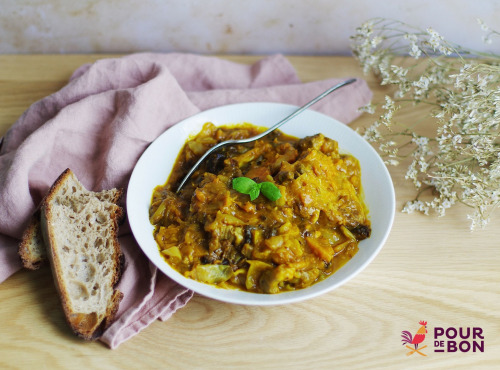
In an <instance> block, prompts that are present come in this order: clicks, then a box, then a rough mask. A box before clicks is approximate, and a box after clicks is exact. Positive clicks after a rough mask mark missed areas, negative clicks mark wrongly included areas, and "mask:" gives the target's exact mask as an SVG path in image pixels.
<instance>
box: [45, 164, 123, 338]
mask: <svg viewBox="0 0 500 370" xmlns="http://www.w3.org/2000/svg"><path fill="white" fill-rule="evenodd" d="M73 176H74V174H73V172H72V171H71V170H70V169H66V170H65V171H64V172H63V173H62V174H61V175H60V176H59V177H58V178H57V180H56V181H55V182H54V184H53V185H52V187H51V188H50V190H49V192H48V194H47V196H46V197H45V199H44V200H43V202H42V205H41V209H40V227H41V230H42V234H43V239H44V242H45V245H46V247H47V256H48V259H49V261H50V266H51V269H52V273H53V277H54V282H55V286H56V289H57V291H58V293H59V296H60V299H61V303H62V307H63V311H64V314H65V317H66V320H67V322H68V324H69V325H70V327H71V329H72V330H73V332H74V333H75V334H76V335H78V336H79V337H82V338H83V339H86V340H94V339H97V338H98V337H99V336H100V335H101V334H102V332H103V331H104V330H105V329H106V328H107V327H108V326H109V325H110V323H111V322H112V321H113V319H114V316H115V314H116V312H117V310H118V307H119V303H120V301H121V299H122V298H123V294H122V293H121V292H120V291H118V290H117V289H115V286H116V284H117V283H118V281H119V279H120V277H121V272H122V271H121V264H122V262H121V261H122V259H123V254H122V252H121V248H120V245H119V243H118V222H119V220H120V218H121V217H122V216H123V210H122V208H121V207H119V206H117V205H116V204H113V206H114V207H112V208H111V210H110V212H109V217H110V219H111V220H112V227H111V235H109V236H108V240H109V241H110V247H109V250H110V253H109V255H107V256H106V257H107V258H109V259H111V261H112V266H113V268H112V270H113V271H112V272H111V273H112V277H111V287H109V288H111V289H113V294H112V296H111V298H110V299H109V300H108V302H106V310H105V311H106V312H105V314H104V315H99V314H98V313H96V312H90V313H88V312H87V313H85V312H77V311H75V310H74V309H73V306H72V298H71V297H70V293H69V292H70V290H69V287H68V285H67V284H68V282H67V281H66V280H65V278H64V269H65V268H66V269H68V268H69V267H68V266H65V265H63V263H62V260H61V256H60V255H59V253H60V252H58V248H57V246H56V240H57V239H56V238H57V235H56V232H55V228H54V224H53V223H54V222H55V221H54V214H53V212H54V210H53V205H54V201H55V198H56V197H57V196H58V194H59V192H60V190H61V188H62V186H63V185H64V183H65V182H66V181H68V180H69V177H73ZM74 179H75V180H76V181H78V180H77V179H76V176H74ZM121 194H122V192H121V191H119V192H117V196H116V197H114V198H113V199H114V200H115V201H118V199H119V198H120V196H121ZM113 203H114V202H113Z"/></svg>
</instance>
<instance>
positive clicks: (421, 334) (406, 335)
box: [401, 321, 427, 356]
mask: <svg viewBox="0 0 500 370" xmlns="http://www.w3.org/2000/svg"><path fill="white" fill-rule="evenodd" d="M419 324H420V325H421V326H420V328H419V329H418V330H417V334H415V336H413V335H411V333H410V332H409V331H407V330H405V331H402V332H401V337H402V338H403V339H402V340H401V342H403V345H405V344H406V348H408V349H410V352H408V353H407V354H406V355H407V356H410V355H413V354H414V353H415V352H417V353H418V354H419V355H422V356H427V355H426V354H425V353H423V352H420V351H421V350H422V349H424V348H425V347H427V346H423V347H420V348H418V345H419V344H420V343H422V342H423V341H424V339H425V334H427V321H420V322H419ZM409 344H413V348H412V347H410V346H409Z"/></svg>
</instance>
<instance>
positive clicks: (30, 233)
mask: <svg viewBox="0 0 500 370" xmlns="http://www.w3.org/2000/svg"><path fill="white" fill-rule="evenodd" d="M68 179H69V177H68ZM89 194H93V195H94V196H95V197H96V198H97V199H99V200H100V201H101V202H104V203H105V202H108V203H114V204H117V203H118V201H119V200H120V198H121V196H122V191H121V190H119V189H110V190H103V191H101V192H91V191H89ZM19 256H20V257H21V262H22V264H23V267H24V268H27V269H29V270H38V269H39V268H40V267H41V266H43V265H44V264H45V263H46V262H47V249H46V247H45V243H44V241H43V235H42V229H41V228H40V209H37V210H36V211H35V213H34V214H33V216H32V217H31V219H30V221H29V224H28V226H27V227H26V229H25V230H24V233H23V236H22V238H21V243H20V244H19Z"/></svg>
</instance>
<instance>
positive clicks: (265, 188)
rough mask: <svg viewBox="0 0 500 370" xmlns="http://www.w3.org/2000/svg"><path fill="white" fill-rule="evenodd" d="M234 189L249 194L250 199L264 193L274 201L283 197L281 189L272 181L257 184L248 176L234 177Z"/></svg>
mask: <svg viewBox="0 0 500 370" xmlns="http://www.w3.org/2000/svg"><path fill="white" fill-rule="evenodd" d="M233 189H234V190H236V191H237V192H239V193H242V194H248V195H249V196H250V200H255V199H257V197H258V196H259V194H260V193H262V194H263V195H264V196H265V197H266V198H267V199H269V200H270V201H272V202H274V201H277V200H278V199H280V198H281V193H280V189H278V187H277V186H276V185H274V184H273V183H272V182H269V181H264V182H261V183H259V184H257V183H256V182H255V181H253V180H252V179H250V178H248V177H236V178H235V179H233Z"/></svg>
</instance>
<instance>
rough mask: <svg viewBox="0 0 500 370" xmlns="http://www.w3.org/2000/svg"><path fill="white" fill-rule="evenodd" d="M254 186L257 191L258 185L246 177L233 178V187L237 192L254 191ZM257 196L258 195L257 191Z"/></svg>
mask: <svg viewBox="0 0 500 370" xmlns="http://www.w3.org/2000/svg"><path fill="white" fill-rule="evenodd" d="M256 188H257V191H258V189H259V186H258V185H257V183H256V182H255V181H253V180H252V179H250V178H248V177H236V178H235V179H233V189H234V190H236V191H237V192H239V193H242V194H250V192H251V191H252V190H253V191H254V192H255V190H254V189H256ZM257 196H259V194H258V193H257Z"/></svg>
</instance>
